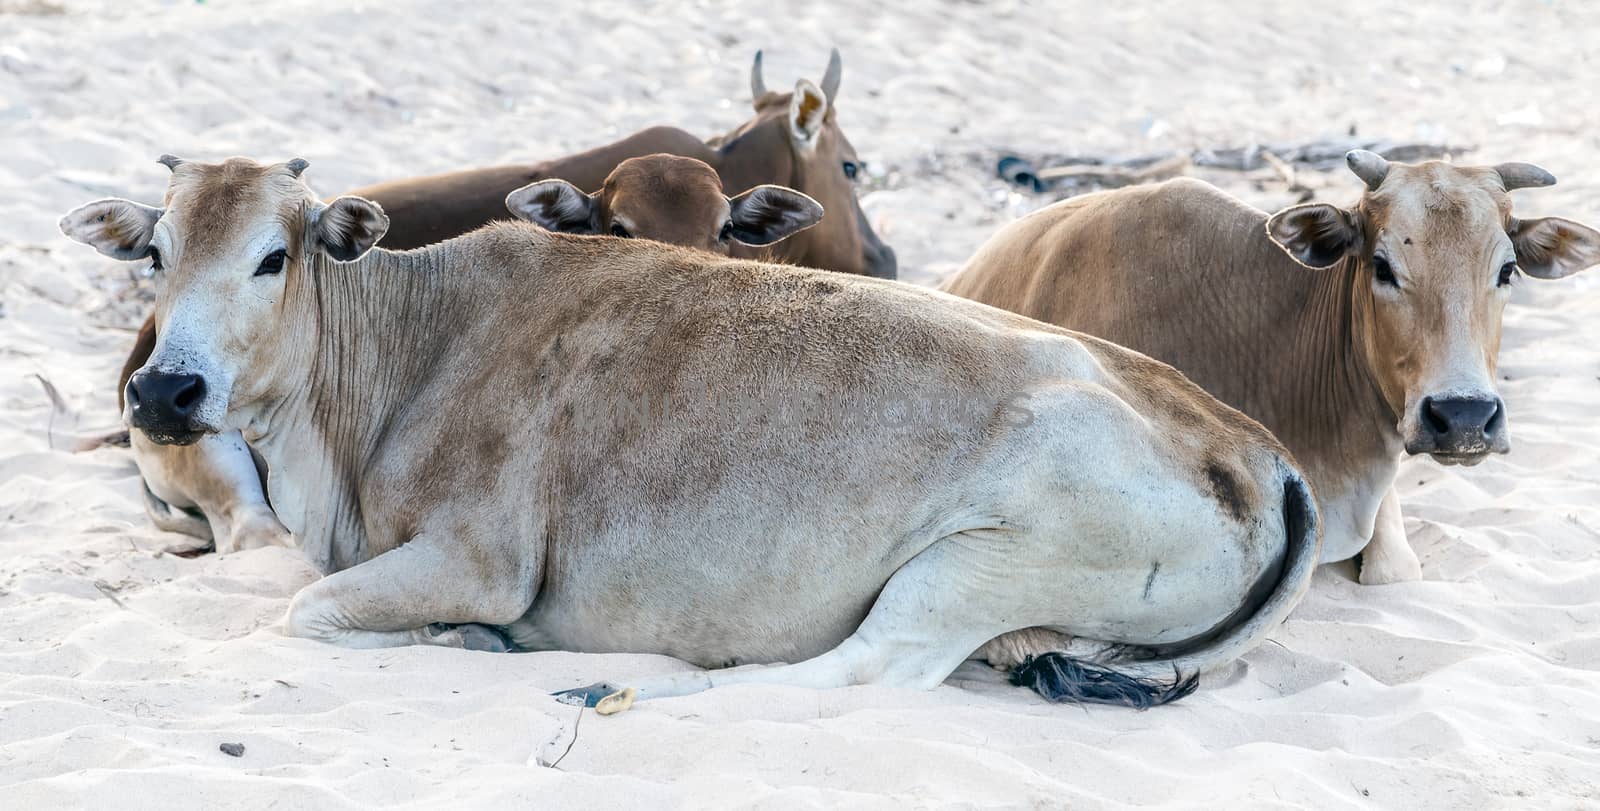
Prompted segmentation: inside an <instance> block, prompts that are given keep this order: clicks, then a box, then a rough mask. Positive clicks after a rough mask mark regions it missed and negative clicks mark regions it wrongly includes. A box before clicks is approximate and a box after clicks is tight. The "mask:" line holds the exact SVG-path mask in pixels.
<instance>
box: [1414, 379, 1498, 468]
mask: <svg viewBox="0 0 1600 811" xmlns="http://www.w3.org/2000/svg"><path fill="white" fill-rule="evenodd" d="M1420 411H1421V413H1419V414H1418V419H1417V427H1416V429H1415V430H1414V431H1413V432H1412V434H1411V436H1410V437H1408V438H1407V439H1406V453H1410V454H1419V453H1426V454H1428V455H1430V456H1432V457H1433V458H1434V460H1435V461H1437V462H1441V463H1443V464H1447V465H1457V464H1461V465H1475V464H1478V463H1479V462H1482V461H1483V460H1484V459H1485V458H1487V457H1488V455H1489V454H1491V453H1505V452H1506V451H1509V450H1511V442H1510V440H1509V439H1508V438H1507V436H1506V409H1505V404H1504V403H1503V402H1501V400H1500V398H1499V397H1496V396H1494V395H1487V396H1485V395H1473V396H1465V397H1424V398H1423V400H1422V404H1421V407H1420Z"/></svg>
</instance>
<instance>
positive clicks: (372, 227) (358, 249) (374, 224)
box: [312, 195, 389, 262]
mask: <svg viewBox="0 0 1600 811" xmlns="http://www.w3.org/2000/svg"><path fill="white" fill-rule="evenodd" d="M312 228H314V229H316V236H317V243H318V244H319V245H321V246H322V250H323V251H324V252H325V253H327V254H328V256H330V257H333V259H334V260H336V261H339V262H354V261H355V260H357V259H360V258H361V256H362V255H363V254H365V253H366V252H367V251H369V250H372V246H373V245H376V244H378V240H380V239H382V238H383V235H384V234H385V233H386V232H388V230H389V215H387V214H384V213H383V208H382V207H381V206H379V205H378V204H377V203H374V202H372V201H371V200H368V199H366V198H364V197H353V196H349V195H346V196H344V197H337V198H334V200H333V202H331V203H329V204H327V205H326V206H323V207H322V208H320V209H318V210H317V213H316V222H314V223H313V224H312Z"/></svg>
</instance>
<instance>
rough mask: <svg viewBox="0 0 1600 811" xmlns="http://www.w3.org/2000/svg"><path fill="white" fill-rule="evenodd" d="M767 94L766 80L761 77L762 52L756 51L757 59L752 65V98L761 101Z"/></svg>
mask: <svg viewBox="0 0 1600 811" xmlns="http://www.w3.org/2000/svg"><path fill="white" fill-rule="evenodd" d="M766 94H767V83H766V80H764V79H762V78H761V52H760V51H756V61H755V62H753V63H751V65H750V98H751V100H752V101H760V100H761V97H762V96H765V95H766Z"/></svg>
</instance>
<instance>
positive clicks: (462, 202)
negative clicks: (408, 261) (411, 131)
mask: <svg viewBox="0 0 1600 811" xmlns="http://www.w3.org/2000/svg"><path fill="white" fill-rule="evenodd" d="M842 75H843V67H842V63H841V61H840V58H839V52H838V51H837V50H835V51H833V53H832V55H831V56H830V57H829V60H828V68H827V71H826V72H825V73H824V75H823V77H822V84H821V86H820V87H819V86H817V85H815V84H812V83H811V82H810V81H808V80H806V79H801V80H799V81H797V82H796V83H795V85H794V90H793V91H792V92H788V93H782V92H774V91H771V90H768V89H767V86H766V82H765V81H764V80H763V79H762V75H761V53H760V52H759V51H757V52H756V57H755V62H754V64H753V65H752V67H751V69H750V92H751V94H752V98H753V102H754V105H755V116H754V117H753V118H751V119H750V120H748V121H746V122H744V123H743V124H741V125H739V126H738V127H737V128H735V129H734V130H732V131H731V132H729V133H727V134H726V135H721V136H718V137H716V138H712V139H710V140H709V141H706V140H702V139H700V138H698V137H696V136H694V135H691V134H689V133H687V132H684V131H683V130H680V129H676V128H673V127H652V128H650V129H647V130H644V131H643V132H639V133H636V134H634V135H630V136H628V137H627V138H624V139H622V140H621V141H618V142H616V143H613V144H607V145H605V146H602V147H598V148H595V149H592V150H589V151H588V152H583V153H580V154H577V155H571V156H568V157H565V158H560V159H557V160H553V161H546V162H544V163H534V164H519V165H510V166H494V167H488V168H483V169H467V170H463V171H459V172H449V173H447V174H442V175H431V176H428V177H417V178H409V179H406V180H396V181H393V182H389V183H380V184H378V185H375V186H367V187H365V188H361V189H356V190H355V191H353V192H350V194H353V195H355V196H358V197H364V198H366V199H368V200H372V201H373V202H376V203H377V204H379V205H381V206H383V210H384V212H385V213H386V214H388V215H389V233H388V234H387V235H386V236H385V237H384V238H383V244H384V246H385V247H387V248H390V249H399V248H419V247H422V246H423V245H431V244H433V243H435V242H440V241H442V240H446V239H449V238H451V237H455V236H460V235H462V234H465V233H467V232H468V231H471V230H473V229H474V228H478V227H481V226H483V225H485V224H487V223H489V222H492V221H494V220H499V219H504V218H505V216H506V209H505V199H506V195H507V194H510V193H511V191H512V190H513V189H517V188H521V187H522V186H526V185H527V184H529V183H531V182H533V181H536V180H544V179H550V178H559V179H562V180H566V181H568V182H570V183H572V184H573V185H575V186H577V187H578V188H580V189H582V190H583V191H585V192H596V191H599V190H600V187H601V185H602V184H603V183H604V182H605V179H606V176H607V175H609V174H610V173H611V171H612V170H613V169H615V168H616V166H617V164H619V163H621V162H622V161H624V160H626V159H628V158H634V157H640V156H643V155H651V154H657V153H666V154H672V155H680V156H683V157H687V158H695V159H696V160H700V161H704V162H705V163H706V164H708V165H710V166H711V167H712V168H713V169H715V170H716V171H717V173H718V174H719V175H720V176H721V177H722V181H723V184H724V186H723V188H724V190H725V192H726V193H729V194H733V193H737V192H740V191H743V190H745V189H749V188H752V187H755V186H761V185H766V184H775V185H779V186H787V187H789V188H792V189H796V190H798V191H800V192H802V193H804V194H806V195H808V196H810V197H811V198H813V199H815V200H816V201H817V202H819V203H821V204H822V207H823V209H824V210H825V211H827V212H828V214H827V216H825V217H823V219H822V222H821V223H820V224H819V225H817V227H815V228H812V229H810V230H808V231H807V232H806V233H804V234H799V235H797V236H795V237H794V238H791V239H788V240H785V241H784V242H782V243H780V244H777V245H773V246H770V247H754V246H750V247H747V246H736V247H735V248H734V250H733V255H735V256H740V257H745V258H753V259H767V260H771V261H776V262H785V263H788V264H794V265H805V266H807V267H814V268H822V269H823V270H836V271H839V272H840V273H853V274H859V275H863V276H875V277H878V278H883V279H893V278H895V273H896V264H895V256H894V251H892V250H890V249H889V247H888V246H887V245H885V244H883V241H882V240H880V239H878V235H877V234H876V233H874V232H873V230H872V226H871V225H869V224H868V223H867V218H866V215H864V214H863V213H862V212H861V204H860V202H858V201H857V200H856V192H855V181H856V178H857V176H858V173H859V172H860V167H861V159H860V158H859V157H857V155H856V151H855V147H853V146H851V144H850V141H849V139H847V138H846V137H845V135H844V132H843V131H842V130H840V129H839V120H838V111H837V109H836V108H835V106H834V102H835V100H837V99H838V97H839V80H840V78H841V76H842Z"/></svg>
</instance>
